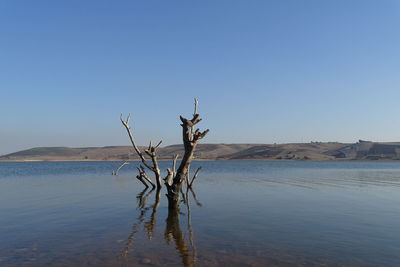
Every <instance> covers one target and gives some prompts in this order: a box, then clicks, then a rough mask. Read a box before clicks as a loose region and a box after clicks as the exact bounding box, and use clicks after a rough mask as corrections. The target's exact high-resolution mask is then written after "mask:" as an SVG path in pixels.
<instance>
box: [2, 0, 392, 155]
mask: <svg viewBox="0 0 400 267" xmlns="http://www.w3.org/2000/svg"><path fill="white" fill-rule="evenodd" d="M399 85H400V1H384V0H379V1H367V0H360V1H352V0H343V1H341V0H334V1H333V0H332V1H320V0H315V1H308V0H304V1H296V0H293V1H278V0H276V1H266V0H263V1H253V0H251V1H249V0H246V1H245V0H243V1H236V0H229V1H228V0H227V1H222V0H221V1H215V0H213V1H183V0H182V1H153V0H146V1H98V0H96V1H81V0H79V1H77V0H75V1H74V0H69V1H40V0H38V1H14V0H8V1H7V0H3V1H0V92H1V93H0V113H1V116H0V154H4V153H8V152H14V151H16V150H20V149H26V148H30V147H36V146H72V147H77V146H105V145H127V144H129V143H128V139H127V137H126V134H125V132H124V129H123V127H122V125H121V124H120V122H119V114H120V113H121V112H123V113H125V114H126V113H128V112H131V113H132V115H133V122H132V123H133V127H134V130H135V135H136V136H137V139H138V142H139V143H140V144H147V143H148V140H150V139H152V140H159V139H163V140H164V142H165V144H175V143H180V142H181V131H180V130H181V129H180V126H179V115H180V114H183V115H187V116H189V115H190V114H191V112H192V108H193V107H192V105H193V97H198V98H199V99H200V107H199V108H200V113H201V115H202V117H203V122H202V123H201V125H200V126H201V127H202V128H210V130H211V132H210V133H209V135H208V136H207V138H206V139H205V140H204V142H209V143H275V142H276V143H286V142H309V141H341V142H354V141H357V140H358V139H366V140H374V141H400V86H399Z"/></svg>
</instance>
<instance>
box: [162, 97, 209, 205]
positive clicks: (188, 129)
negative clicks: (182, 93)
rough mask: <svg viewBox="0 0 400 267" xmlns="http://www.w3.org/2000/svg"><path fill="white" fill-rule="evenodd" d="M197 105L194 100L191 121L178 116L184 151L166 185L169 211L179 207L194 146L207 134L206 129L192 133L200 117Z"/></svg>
mask: <svg viewBox="0 0 400 267" xmlns="http://www.w3.org/2000/svg"><path fill="white" fill-rule="evenodd" d="M197 105H198V100H197V99H195V108H194V114H193V117H192V119H190V120H189V119H186V118H184V117H183V116H180V120H181V122H182V124H181V126H182V139H183V146H184V149H185V151H184V155H183V158H182V160H181V162H180V165H179V167H178V170H177V171H176V173H175V175H174V177H173V179H172V183H170V182H168V183H166V186H167V191H168V193H167V197H168V207H169V208H170V209H174V208H176V205H179V192H180V191H181V188H182V183H183V182H184V181H185V179H186V177H187V175H188V172H189V168H190V163H191V161H192V160H193V154H194V151H195V149H196V146H197V144H198V142H199V141H200V140H201V139H202V138H204V137H205V136H206V135H207V133H208V132H209V130H208V129H207V130H205V131H203V132H201V131H200V130H199V129H196V130H195V131H194V132H193V127H194V126H195V125H196V124H198V123H199V122H200V121H201V118H200V115H199V114H198V113H197ZM165 180H166V181H167V180H168V181H169V180H170V174H168V176H167V177H166V178H165ZM176 203H178V204H176Z"/></svg>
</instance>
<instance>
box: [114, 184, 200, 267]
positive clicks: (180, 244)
mask: <svg viewBox="0 0 400 267" xmlns="http://www.w3.org/2000/svg"><path fill="white" fill-rule="evenodd" d="M147 191H148V188H146V189H144V190H143V191H142V192H140V193H139V194H138V195H137V197H136V198H137V200H138V201H137V208H138V210H139V217H138V218H137V220H136V221H135V223H134V224H133V226H132V232H131V233H130V235H129V237H128V241H127V242H126V245H125V247H124V249H123V251H122V252H121V257H123V258H125V259H126V258H127V257H128V254H129V251H130V250H132V249H134V247H133V241H134V239H135V235H136V234H137V232H138V230H139V227H140V225H141V224H143V222H144V220H145V217H146V213H147V211H148V210H151V215H150V216H149V220H148V221H147V222H144V228H145V230H146V233H147V238H148V239H149V240H151V239H152V237H153V235H154V230H155V229H154V226H155V224H156V218H157V209H158V207H159V205H160V193H161V190H155V189H152V190H150V191H149V192H147ZM153 191H156V192H155V198H154V203H153V204H151V205H146V203H147V198H148V197H149V195H150V194H151V193H153ZM189 192H191V193H192V196H193V198H195V194H194V192H193V189H192V188H189V189H187V190H186V192H185V193H184V192H183V191H182V202H183V203H184V204H185V207H186V215H187V234H188V236H189V245H188V244H187V241H186V240H185V235H184V234H183V232H182V230H181V225H180V222H179V216H180V215H182V214H181V211H180V209H168V217H167V219H166V226H165V232H164V238H165V241H166V243H167V244H171V243H174V244H175V248H176V251H177V252H178V253H179V256H180V258H181V259H182V264H183V266H185V267H188V266H196V247H195V243H194V233H193V228H192V222H191V210H190V195H189ZM196 203H198V205H199V204H200V203H199V202H198V200H197V199H196Z"/></svg>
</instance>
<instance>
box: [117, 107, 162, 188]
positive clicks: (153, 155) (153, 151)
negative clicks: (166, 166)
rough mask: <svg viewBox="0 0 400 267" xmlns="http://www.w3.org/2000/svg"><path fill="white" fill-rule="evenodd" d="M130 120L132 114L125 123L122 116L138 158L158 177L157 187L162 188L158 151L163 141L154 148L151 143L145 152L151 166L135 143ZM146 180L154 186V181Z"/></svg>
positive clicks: (122, 121)
mask: <svg viewBox="0 0 400 267" xmlns="http://www.w3.org/2000/svg"><path fill="white" fill-rule="evenodd" d="M130 119H131V114H129V115H128V117H127V118H126V120H125V121H124V120H123V118H122V114H121V116H120V120H121V123H122V125H124V126H125V129H126V131H127V132H128V136H129V139H130V140H131V143H132V146H133V148H134V149H135V151H136V154H138V156H139V157H140V160H141V161H142V163H143V165H144V166H146V168H147V169H149V170H151V171H152V172H154V175H155V177H156V183H157V187H158V188H161V186H162V185H161V172H160V168H159V167H158V160H157V149H158V147H159V146H160V145H161V144H162V140H161V141H160V142H159V143H158V144H157V145H156V146H153V145H152V142H151V141H150V144H149V147H148V148H147V149H146V150H145V151H144V152H145V153H146V154H147V155H148V156H149V157H150V159H151V164H150V163H149V162H148V160H147V159H146V158H145V156H144V154H143V153H142V152H141V151H140V149H139V147H138V146H137V145H136V141H135V138H134V137H133V134H132V131H131V127H130V126H129V120H130ZM141 167H142V166H141ZM142 168H143V167H142ZM143 170H144V168H143ZM139 176H141V174H140V171H139ZM146 176H147V175H146ZM141 177H142V176H141ZM138 179H139V178H138ZM143 179H144V178H143ZM145 180H146V181H148V182H149V183H151V184H152V185H154V183H153V181H151V179H150V178H149V177H148V176H147V179H145Z"/></svg>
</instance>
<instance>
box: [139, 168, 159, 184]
mask: <svg viewBox="0 0 400 267" xmlns="http://www.w3.org/2000/svg"><path fill="white" fill-rule="evenodd" d="M137 169H138V171H139V175H138V176H140V177H139V178H138V179H139V181H142V182H143V181H147V182H148V183H149V184H151V186H152V187H153V189H154V188H155V187H156V185H155V184H154V183H153V181H152V180H151V179H150V178H149V177H148V176H147V174H146V171H145V169H144V167H143V166H142V165H140V166H139V167H137ZM144 184H146V183H144Z"/></svg>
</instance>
